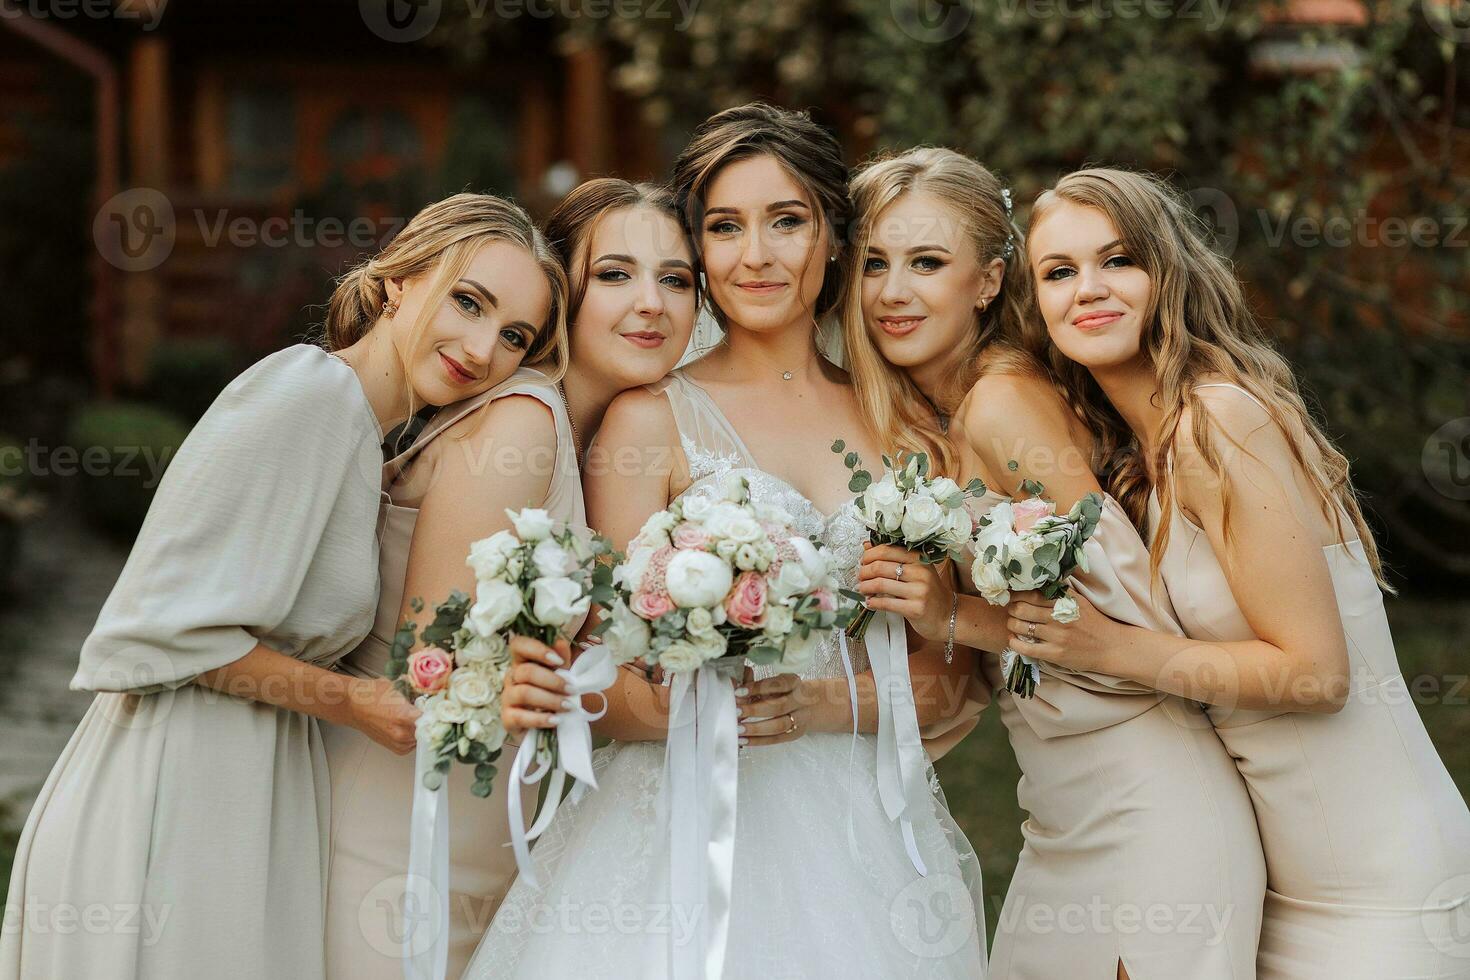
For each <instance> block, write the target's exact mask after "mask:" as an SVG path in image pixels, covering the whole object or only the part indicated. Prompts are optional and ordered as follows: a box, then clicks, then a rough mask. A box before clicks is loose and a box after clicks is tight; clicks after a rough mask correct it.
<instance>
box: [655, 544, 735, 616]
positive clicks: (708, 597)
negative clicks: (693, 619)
mask: <svg viewBox="0 0 1470 980" xmlns="http://www.w3.org/2000/svg"><path fill="white" fill-rule="evenodd" d="M667 581H668V587H669V597H670V598H671V599H673V600H674V603H675V605H679V606H683V607H685V608H686V609H687V608H689V607H690V606H713V605H716V604H717V603H720V602H723V601H724V599H725V594H726V593H727V592H729V591H730V586H731V585H732V584H733V583H734V576H733V575H732V574H731V572H730V566H729V565H726V564H725V563H724V562H723V561H721V560H720V559H719V558H718V557H716V556H714V555H712V554H710V553H709V552H707V551H681V552H679V553H678V554H676V555H675V556H674V557H673V559H672V560H670V561H669V570H668V575H667Z"/></svg>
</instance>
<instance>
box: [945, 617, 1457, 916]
mask: <svg viewBox="0 0 1470 980" xmlns="http://www.w3.org/2000/svg"><path fill="white" fill-rule="evenodd" d="M1388 601H1389V605H1388V615H1389V621H1390V622H1391V624H1392V626H1393V635H1394V641H1395V644H1396V646H1397V649H1398V655H1399V664H1400V666H1401V667H1402V669H1403V673H1404V678H1405V680H1406V681H1407V682H1408V685H1409V690H1410V691H1411V692H1414V693H1415V698H1416V702H1417V704H1418V707H1419V714H1420V716H1421V717H1422V718H1423V719H1424V724H1425V726H1426V727H1427V728H1428V729H1429V736H1430V738H1432V739H1433V740H1434V745H1435V747H1436V748H1437V749H1439V754H1440V757H1441V758H1442V759H1444V762H1445V765H1446V766H1448V767H1449V770H1450V773H1451V774H1452V775H1453V776H1454V779H1455V783H1456V784H1457V785H1458V786H1459V787H1460V793H1461V795H1465V796H1470V710H1467V709H1470V681H1467V677H1470V602H1466V601H1463V600H1447V599H1389V600H1388ZM938 770H939V779H940V782H941V783H942V784H943V786H944V793H945V796H946V797H947V798H948V800H949V806H950V810H951V811H953V813H954V816H955V819H956V820H957V821H958V822H959V825H960V827H962V828H963V829H964V831H965V833H966V834H967V835H968V836H969V838H970V843H971V844H973V845H974V846H975V850H976V852H977V853H978V854H979V855H980V863H981V865H982V866H983V867H984V870H985V903H986V909H985V919H986V923H987V925H988V926H989V928H990V931H991V933H992V935H993V934H994V931H995V922H996V919H997V918H998V917H999V914H1000V906H1001V902H1002V901H1003V900H1004V898H1005V893H1006V888H1007V887H1008V886H1009V885H1010V881H1011V874H1012V873H1013V872H1014V871H1015V870H1016V857H1017V855H1018V854H1019V853H1020V850H1021V821H1022V820H1023V819H1025V815H1024V813H1023V812H1022V811H1021V809H1020V808H1019V807H1018V806H1016V781H1017V780H1018V779H1019V778H1020V775H1021V773H1020V770H1019V769H1017V768H1016V760H1015V757H1014V756H1013V755H1012V754H1011V747H1010V743H1009V742H1008V741H1007V739H1006V730H1005V726H1004V725H1002V724H1001V723H1000V713H999V712H998V711H995V710H992V709H986V711H985V712H984V713H983V714H982V716H981V720H980V725H979V726H978V727H977V728H976V729H975V731H974V732H973V733H971V735H970V736H969V737H968V738H966V739H965V740H964V741H963V742H961V743H960V744H959V745H958V746H956V747H955V749H954V750H953V751H951V752H950V754H949V755H947V756H945V757H944V758H943V759H941V760H940V761H939V765H938Z"/></svg>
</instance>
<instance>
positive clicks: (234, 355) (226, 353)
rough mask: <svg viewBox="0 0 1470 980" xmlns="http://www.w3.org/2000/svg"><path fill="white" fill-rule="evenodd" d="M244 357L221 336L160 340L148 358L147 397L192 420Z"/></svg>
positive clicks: (205, 406) (211, 401) (210, 400)
mask: <svg viewBox="0 0 1470 980" xmlns="http://www.w3.org/2000/svg"><path fill="white" fill-rule="evenodd" d="M246 360H247V359H246V358H244V357H243V355H242V354H241V353H240V351H239V350H238V349H237V348H236V346H235V345H234V344H233V343H231V342H230V341H229V340H227V339H225V338H223V337H197V338H195V337H189V338H171V339H166V340H163V341H160V342H159V344H158V346H157V347H155V348H154V350H153V355H152V357H151V358H150V359H149V365H148V383H147V386H146V389H145V390H146V392H147V396H148V400H149V401H152V402H154V403H156V404H157V405H159V406H160V407H162V408H166V409H168V410H169V411H171V412H174V413H175V414H177V415H178V416H179V417H180V418H184V419H187V420H189V421H190V422H191V423H192V422H197V421H199V418H200V416H202V415H203V414H204V412H205V410H206V409H207V408H209V406H210V404H211V403H213V401H214V400H215V398H217V397H219V393H220V392H221V391H223V390H224V389H225V386H226V385H228V384H229V383H230V382H231V381H232V380H233V379H234V377H235V375H237V374H239V373H240V371H241V370H242V369H243V368H244V367H245V366H246V363H245V362H246Z"/></svg>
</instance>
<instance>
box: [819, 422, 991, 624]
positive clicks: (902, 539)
mask: <svg viewBox="0 0 1470 980" xmlns="http://www.w3.org/2000/svg"><path fill="white" fill-rule="evenodd" d="M845 449H846V444H845V443H843V441H842V440H841V439H838V440H837V441H836V442H834V443H832V451H833V452H834V453H838V454H843V451H844V450H845ZM842 461H843V462H844V463H845V464H846V465H847V468H848V469H849V470H851V471H852V479H850V480H849V481H848V483H847V488H848V489H849V490H851V491H852V492H853V493H855V494H857V495H858V496H857V500H856V501H855V503H856V505H857V510H858V514H859V515H860V516H861V518H862V521H863V523H864V524H866V525H867V526H868V533H869V538H870V540H872V542H873V543H874V544H893V545H898V546H899V547H900V548H907V549H909V550H910V551H916V552H918V554H919V560H920V561H922V562H923V563H924V564H926V565H934V564H937V563H939V562H941V561H944V560H945V559H946V558H959V556H960V552H961V549H963V548H964V546H965V545H966V544H968V543H969V541H970V535H971V534H973V533H974V530H975V528H974V522H973V520H972V519H971V517H970V511H969V510H968V509H967V508H966V507H965V500H966V498H969V497H979V496H983V495H984V493H985V484H984V483H983V482H981V481H980V480H971V481H970V482H969V484H968V485H966V486H963V487H961V486H960V485H959V484H958V483H956V482H955V481H953V480H951V479H950V478H949V477H947V476H940V477H934V478H930V476H929V457H928V455H927V454H926V453H904V452H900V454H899V458H898V459H897V460H892V459H889V458H888V456H887V455H884V457H883V469H884V470H885V472H884V474H883V479H881V480H879V481H878V482H876V483H874V482H873V475H872V474H871V473H869V472H868V471H867V470H864V469H859V468H858V467H859V466H861V465H862V459H861V458H860V457H859V456H858V454H857V453H853V452H849V453H846V454H845V455H843V457H842ZM853 595H855V596H856V595H857V594H856V593H853ZM858 598H859V599H861V596H858ZM872 618H873V610H871V609H866V608H865V609H862V610H861V611H860V612H859V613H858V615H857V617H856V618H855V619H854V620H853V621H852V623H851V624H850V625H849V626H848V627H847V635H848V636H850V637H852V638H854V639H856V638H858V637H861V636H862V635H863V634H864V633H866V632H867V629H868V623H869V622H870V621H871V620H872Z"/></svg>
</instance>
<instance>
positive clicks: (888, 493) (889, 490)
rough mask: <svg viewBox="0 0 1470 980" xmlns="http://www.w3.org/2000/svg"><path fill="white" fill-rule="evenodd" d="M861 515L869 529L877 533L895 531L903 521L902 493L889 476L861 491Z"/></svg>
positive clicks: (891, 476)
mask: <svg viewBox="0 0 1470 980" xmlns="http://www.w3.org/2000/svg"><path fill="white" fill-rule="evenodd" d="M863 501H864V504H863V513H864V514H866V515H867V518H868V524H869V526H870V527H873V528H875V529H876V530H879V531H889V532H892V531H897V530H898V527H899V524H900V523H902V521H903V491H902V490H900V489H898V484H896V483H894V482H893V475H892V474H889V475H888V476H885V477H884V478H883V479H881V480H879V481H878V482H877V483H874V484H872V485H870V486H869V487H868V489H866V490H864V491H863Z"/></svg>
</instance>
